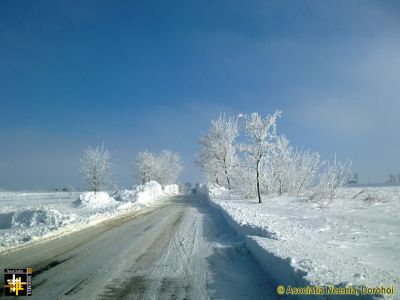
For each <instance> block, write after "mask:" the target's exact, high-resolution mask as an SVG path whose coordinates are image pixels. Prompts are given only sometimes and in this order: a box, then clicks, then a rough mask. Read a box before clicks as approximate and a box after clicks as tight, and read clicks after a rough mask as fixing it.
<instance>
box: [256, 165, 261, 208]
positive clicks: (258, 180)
mask: <svg viewBox="0 0 400 300" xmlns="http://www.w3.org/2000/svg"><path fill="white" fill-rule="evenodd" d="M259 166H260V160H257V196H258V203H261V194H260V170H259Z"/></svg>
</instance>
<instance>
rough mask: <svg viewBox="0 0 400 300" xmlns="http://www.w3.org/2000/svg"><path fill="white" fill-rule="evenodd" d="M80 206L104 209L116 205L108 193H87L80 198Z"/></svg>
mask: <svg viewBox="0 0 400 300" xmlns="http://www.w3.org/2000/svg"><path fill="white" fill-rule="evenodd" d="M79 200H80V204H81V205H84V206H89V207H103V206H107V205H113V204H116V202H115V199H114V198H112V197H110V196H109V195H108V194H107V193H106V192H86V193H82V194H81V195H80V196H79Z"/></svg>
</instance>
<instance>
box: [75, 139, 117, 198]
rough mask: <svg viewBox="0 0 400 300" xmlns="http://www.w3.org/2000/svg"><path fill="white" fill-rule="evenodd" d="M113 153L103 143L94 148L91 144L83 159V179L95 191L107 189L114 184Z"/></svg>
mask: <svg viewBox="0 0 400 300" xmlns="http://www.w3.org/2000/svg"><path fill="white" fill-rule="evenodd" d="M110 158H111V155H110V153H109V152H108V150H107V149H106V148H105V147H104V145H101V147H99V146H96V147H95V148H92V147H91V146H89V147H88V148H86V150H85V151H84V153H83V156H82V159H81V172H82V178H83V181H84V182H85V183H86V185H87V186H88V187H89V188H90V189H91V190H92V191H94V192H98V191H101V190H105V189H107V188H110V187H111V184H112V165H111V162H110Z"/></svg>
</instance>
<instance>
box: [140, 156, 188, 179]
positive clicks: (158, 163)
mask: <svg viewBox="0 0 400 300" xmlns="http://www.w3.org/2000/svg"><path fill="white" fill-rule="evenodd" d="M182 169H183V168H182V163H181V158H180V156H179V154H177V153H174V152H171V151H168V150H163V151H162V152H161V153H160V154H159V155H154V154H152V153H150V152H148V151H143V152H140V153H138V155H137V156H136V160H135V164H134V171H135V177H136V180H137V181H138V182H140V183H146V182H149V181H150V180H154V181H157V182H158V183H160V184H172V183H176V182H177V180H178V177H179V175H180V173H181V172H182Z"/></svg>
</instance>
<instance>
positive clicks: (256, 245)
mask: <svg viewBox="0 0 400 300" xmlns="http://www.w3.org/2000/svg"><path fill="white" fill-rule="evenodd" d="M200 191H204V189H201V190H200ZM209 198H210V203H211V204H212V205H213V206H215V207H217V208H219V209H221V210H222V211H223V212H224V215H225V217H226V218H227V220H228V222H229V223H230V224H231V226H233V227H234V228H235V229H236V230H237V231H238V232H239V233H240V234H243V235H244V236H245V237H246V244H247V247H248V248H249V250H250V251H251V252H252V253H253V255H254V256H255V257H256V258H257V260H258V261H259V262H260V263H261V265H262V266H263V267H264V269H265V271H266V272H267V273H268V274H271V275H273V276H274V277H275V279H276V281H277V282H278V283H285V284H292V285H293V286H304V285H306V284H312V285H341V286H342V285H345V286H349V285H352V286H370V287H378V286H382V285H383V286H385V287H390V286H394V287H395V296H394V298H395V299H398V298H399V297H400V294H399V291H398V290H399V288H400V230H399V229H400V188H399V187H380V188H343V189H341V190H340V191H339V195H338V199H334V200H333V201H332V202H331V203H330V205H328V206H327V207H325V208H320V207H318V206H316V205H315V204H312V203H310V202H308V201H307V200H306V199H302V198H294V197H277V198H272V199H269V198H267V197H264V202H263V203H262V204H258V203H257V201H256V200H255V199H253V200H244V199H241V198H242V197H240V196H239V195H235V194H234V193H232V192H228V191H227V190H225V189H219V188H215V187H212V188H210V191H209ZM386 297H387V298H390V297H388V296H386Z"/></svg>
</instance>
